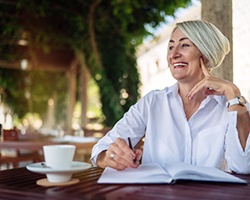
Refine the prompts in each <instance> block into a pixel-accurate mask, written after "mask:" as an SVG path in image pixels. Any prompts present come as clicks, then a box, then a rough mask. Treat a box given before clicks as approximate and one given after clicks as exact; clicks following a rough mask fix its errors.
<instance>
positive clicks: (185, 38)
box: [169, 37, 189, 43]
mask: <svg viewBox="0 0 250 200" xmlns="http://www.w3.org/2000/svg"><path fill="white" fill-rule="evenodd" d="M183 40H189V39H188V38H187V37H183V38H181V39H179V42H181V41H183ZM169 42H172V43H174V40H169Z"/></svg>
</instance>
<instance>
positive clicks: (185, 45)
mask: <svg viewBox="0 0 250 200" xmlns="http://www.w3.org/2000/svg"><path fill="white" fill-rule="evenodd" d="M189 46H190V45H189V44H187V43H184V44H182V47H189Z"/></svg>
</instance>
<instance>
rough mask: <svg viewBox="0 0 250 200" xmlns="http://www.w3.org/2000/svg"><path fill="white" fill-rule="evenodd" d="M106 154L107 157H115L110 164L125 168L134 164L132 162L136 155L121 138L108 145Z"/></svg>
mask: <svg viewBox="0 0 250 200" xmlns="http://www.w3.org/2000/svg"><path fill="white" fill-rule="evenodd" d="M108 152H109V154H108V156H110V155H111V154H114V155H115V157H114V158H113V159H112V163H113V162H115V163H116V164H120V165H123V166H126V167H130V166H132V165H133V164H134V163H133V160H134V159H135V158H136V155H135V153H134V152H133V151H132V150H131V149H130V148H129V146H128V144H127V143H126V141H125V140H123V139H121V138H118V139H117V140H116V141H115V142H114V143H112V144H110V146H109V150H108ZM108 156H107V157H108ZM111 157H112V156H111ZM113 164H114V163H113Z"/></svg>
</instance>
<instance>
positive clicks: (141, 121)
mask: <svg viewBox="0 0 250 200" xmlns="http://www.w3.org/2000/svg"><path fill="white" fill-rule="evenodd" d="M153 93H154V92H153V91H152V92H150V93H149V94H147V95H146V96H144V97H143V98H142V99H140V100H139V101H138V102H137V103H136V104H135V105H133V106H131V107H130V109H129V110H128V112H126V113H125V114H124V116H123V117H122V118H121V119H120V120H119V121H118V122H117V123H116V124H115V126H114V127H113V129H112V130H111V131H109V132H108V133H107V134H106V135H105V136H104V137H103V138H101V139H100V140H99V141H98V143H97V144H96V145H95V146H94V147H93V149H92V154H91V158H90V160H91V162H92V164H93V165H94V166H96V159H97V156H98V155H99V153H101V152H102V151H104V150H107V149H108V147H109V145H110V144H111V143H113V142H114V141H115V140H116V139H117V138H123V139H124V140H127V138H128V137H130V138H131V140H132V144H133V146H135V145H136V144H137V142H139V140H140V139H141V138H142V137H143V136H144V134H145V130H146V123H147V116H148V108H150V105H149V104H150V101H151V97H153Z"/></svg>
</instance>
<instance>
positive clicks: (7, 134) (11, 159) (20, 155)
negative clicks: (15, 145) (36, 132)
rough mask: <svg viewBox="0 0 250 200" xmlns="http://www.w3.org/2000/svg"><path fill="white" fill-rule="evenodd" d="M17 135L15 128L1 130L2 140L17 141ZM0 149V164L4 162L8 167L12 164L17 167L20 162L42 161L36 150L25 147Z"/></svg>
mask: <svg viewBox="0 0 250 200" xmlns="http://www.w3.org/2000/svg"><path fill="white" fill-rule="evenodd" d="M18 135H19V133H18V131H17V130H16V129H10V130H2V140H3V141H18V140H19V137H18ZM0 151H1V152H0V166H1V165H2V164H6V166H7V168H10V165H12V166H13V168H17V167H19V164H20V163H21V162H28V161H29V162H39V161H42V158H41V155H40V153H39V152H37V151H29V150H25V149H23V150H16V149H1V150H0Z"/></svg>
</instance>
